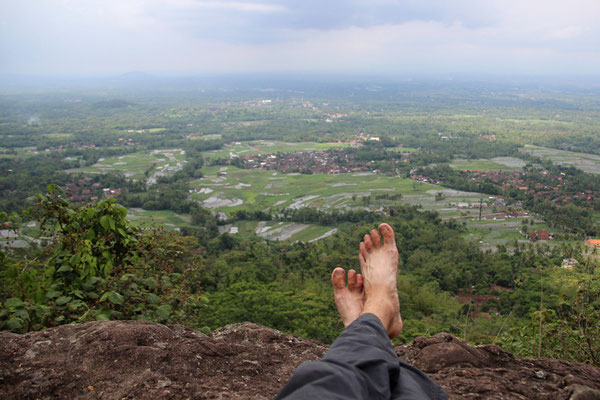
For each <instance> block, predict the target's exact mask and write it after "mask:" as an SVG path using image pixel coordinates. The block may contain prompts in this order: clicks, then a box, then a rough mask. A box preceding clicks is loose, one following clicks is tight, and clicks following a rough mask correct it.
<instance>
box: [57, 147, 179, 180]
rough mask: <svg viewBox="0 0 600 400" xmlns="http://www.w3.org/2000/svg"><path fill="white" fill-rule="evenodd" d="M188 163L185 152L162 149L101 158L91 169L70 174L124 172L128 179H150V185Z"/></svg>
mask: <svg viewBox="0 0 600 400" xmlns="http://www.w3.org/2000/svg"><path fill="white" fill-rule="evenodd" d="M186 162H187V161H186V160H185V151H184V150H182V149H161V150H150V151H147V152H137V153H131V154H125V155H122V156H118V157H109V158H101V159H99V160H98V162H97V163H96V164H94V165H92V166H90V167H85V168H76V169H71V170H68V172H74V173H85V174H102V173H105V172H111V171H113V172H122V173H123V174H124V175H125V176H126V177H128V178H131V179H134V180H144V179H149V180H150V182H149V183H154V182H153V181H152V179H154V181H155V180H156V178H157V177H158V176H161V175H167V174H172V173H175V172H176V171H178V170H179V169H181V168H183V164H184V163H186ZM147 170H151V171H150V174H149V176H148V177H147V176H146V171H147Z"/></svg>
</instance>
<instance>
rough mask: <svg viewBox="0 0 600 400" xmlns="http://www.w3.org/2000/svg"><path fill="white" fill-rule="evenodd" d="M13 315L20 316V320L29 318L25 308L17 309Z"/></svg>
mask: <svg viewBox="0 0 600 400" xmlns="http://www.w3.org/2000/svg"><path fill="white" fill-rule="evenodd" d="M15 316H16V317H18V318H21V319H22V320H27V319H29V314H28V313H27V311H25V310H17V311H15Z"/></svg>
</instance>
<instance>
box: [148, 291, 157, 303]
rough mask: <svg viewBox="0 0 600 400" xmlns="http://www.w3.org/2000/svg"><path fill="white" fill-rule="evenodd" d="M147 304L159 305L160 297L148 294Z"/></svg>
mask: <svg viewBox="0 0 600 400" xmlns="http://www.w3.org/2000/svg"><path fill="white" fill-rule="evenodd" d="M146 302H147V303H149V304H158V303H160V297H158V296H157V295H155V294H154V293H148V294H147V295H146Z"/></svg>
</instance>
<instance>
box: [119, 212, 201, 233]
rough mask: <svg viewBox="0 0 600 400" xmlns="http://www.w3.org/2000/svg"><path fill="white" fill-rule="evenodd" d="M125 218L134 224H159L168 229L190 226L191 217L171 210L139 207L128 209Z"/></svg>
mask: <svg viewBox="0 0 600 400" xmlns="http://www.w3.org/2000/svg"><path fill="white" fill-rule="evenodd" d="M127 219H129V220H130V221H132V223H133V224H134V225H146V226H152V225H156V226H159V225H161V226H164V227H165V229H168V230H175V229H176V228H181V227H183V226H190V225H191V222H192V218H191V217H190V216H189V215H187V214H177V213H175V212H174V211H171V210H160V211H148V210H144V209H141V208H130V209H128V210H127Z"/></svg>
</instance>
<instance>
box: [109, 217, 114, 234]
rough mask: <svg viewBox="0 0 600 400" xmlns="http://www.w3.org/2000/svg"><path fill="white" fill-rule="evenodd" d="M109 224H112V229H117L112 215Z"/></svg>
mask: <svg viewBox="0 0 600 400" xmlns="http://www.w3.org/2000/svg"><path fill="white" fill-rule="evenodd" d="M108 224H109V225H110V229H112V230H113V231H114V230H115V220H114V219H113V218H112V217H111V216H108Z"/></svg>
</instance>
